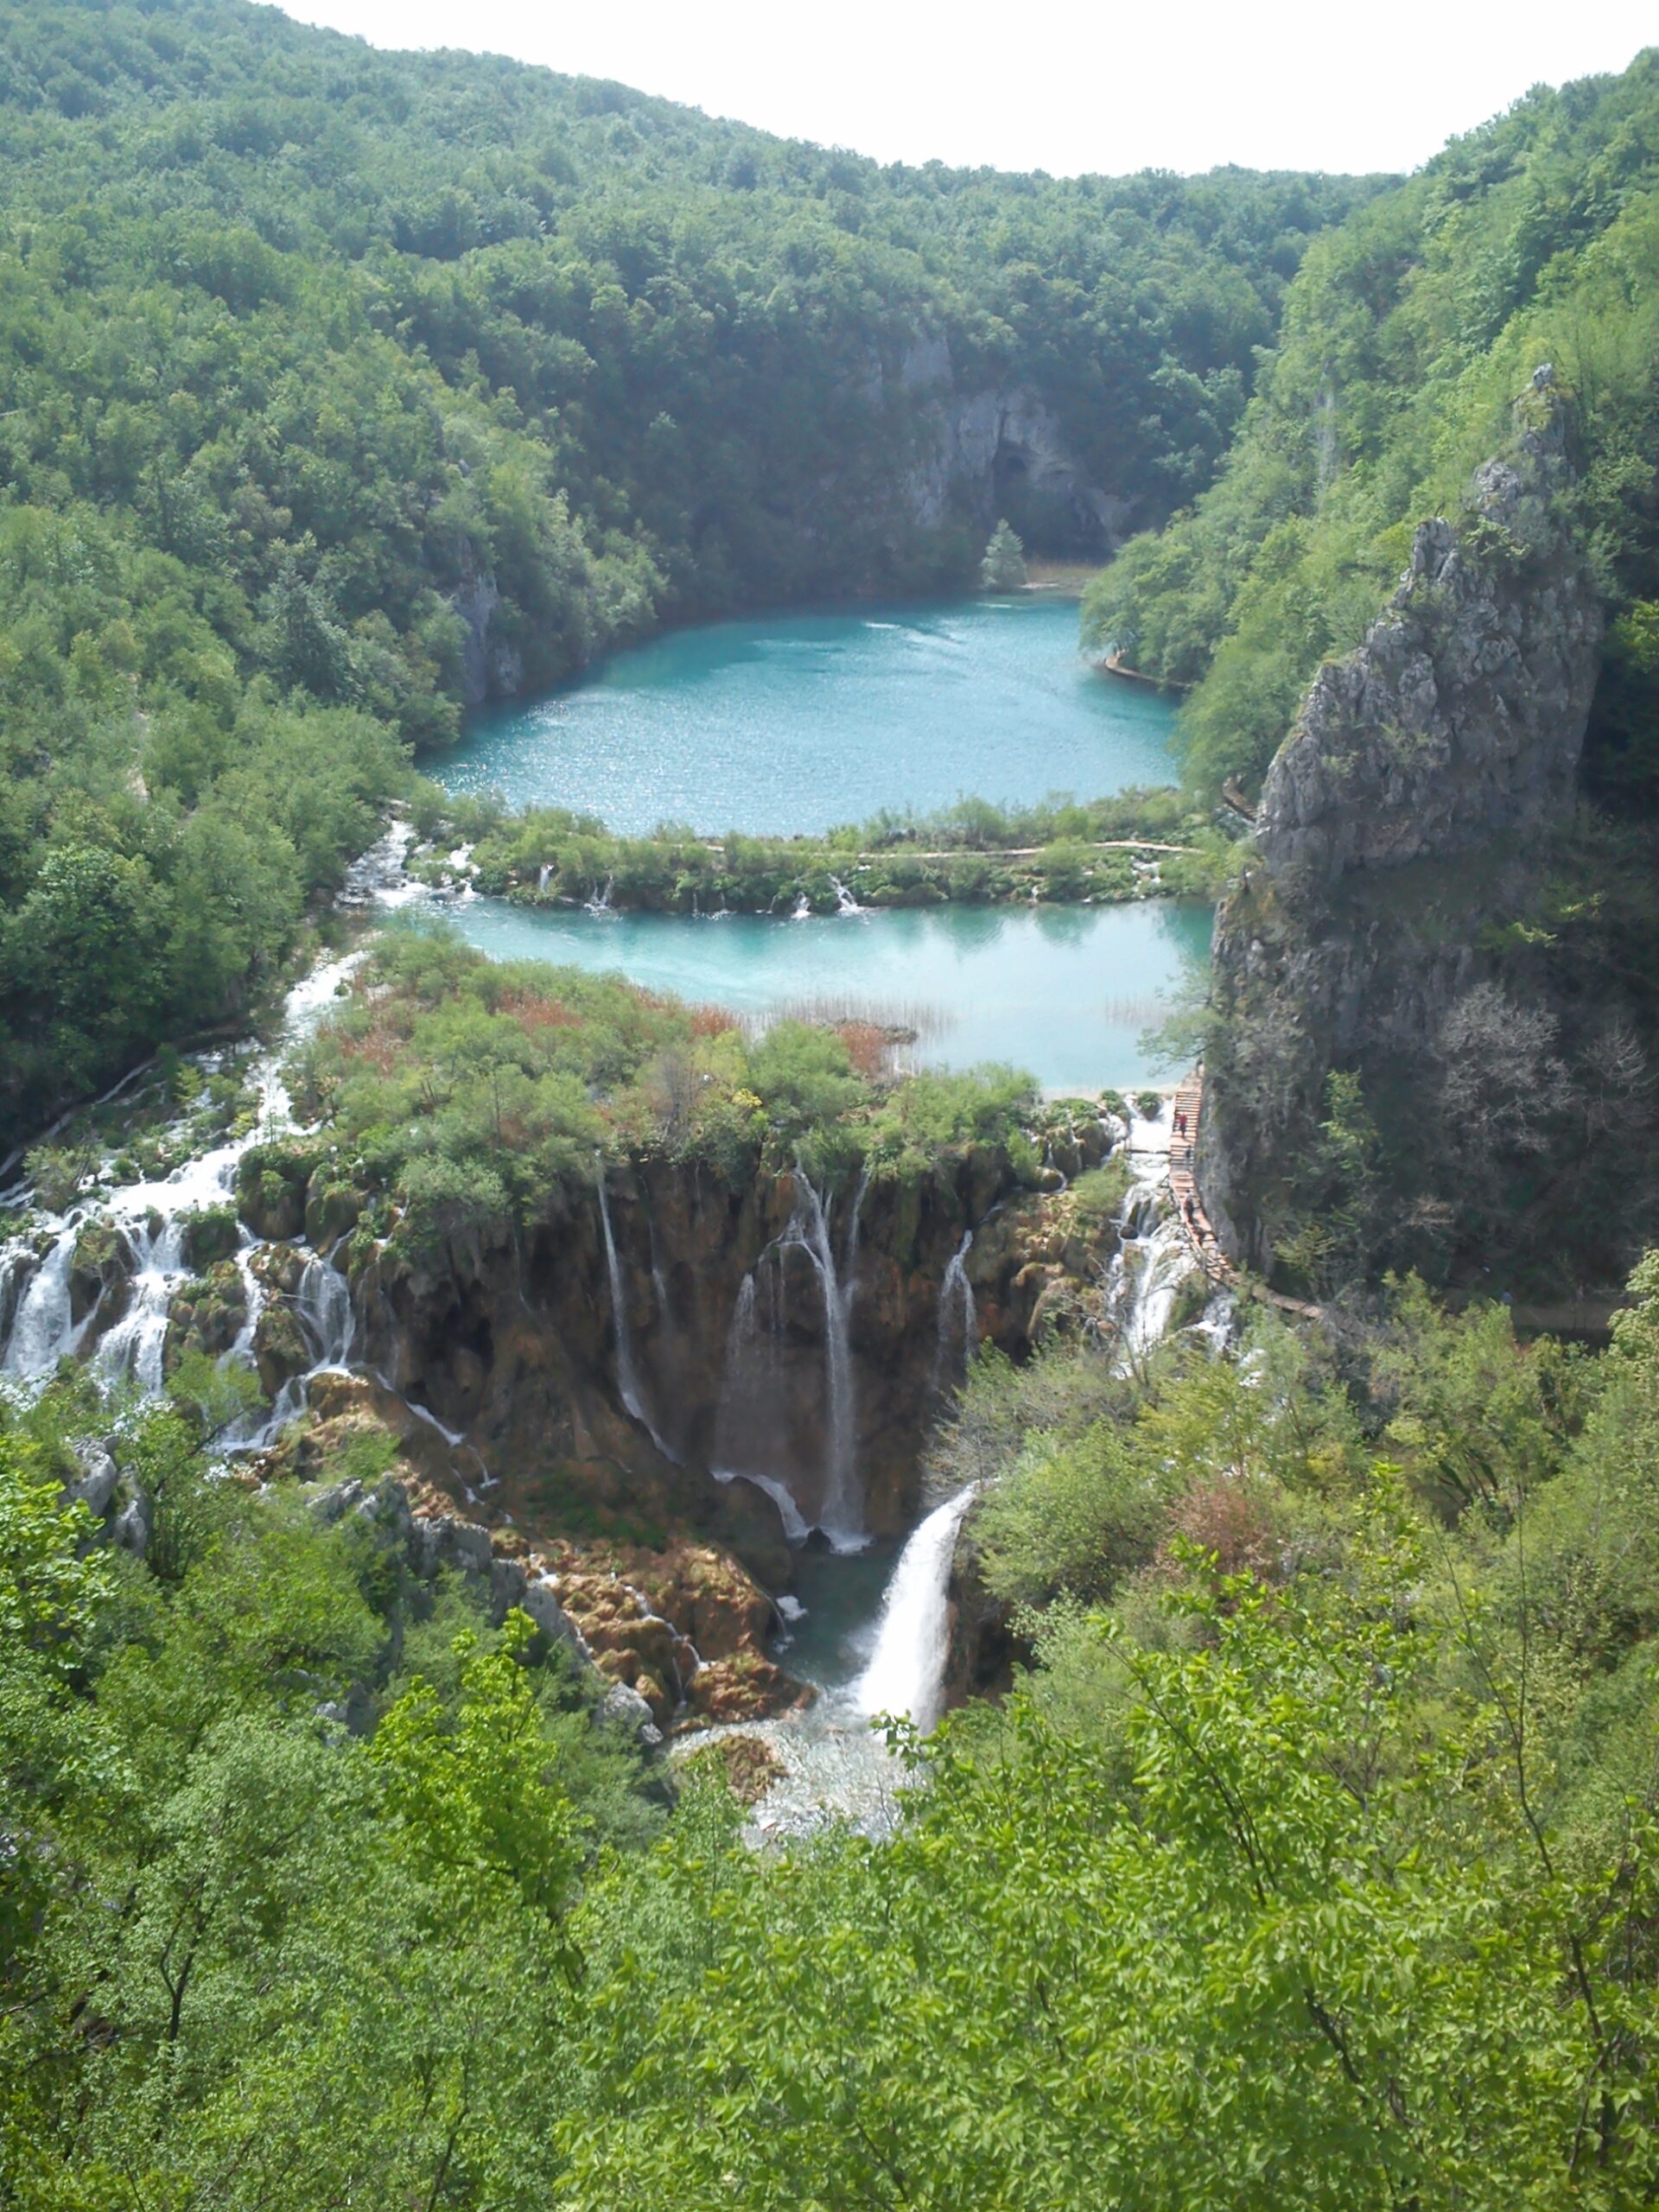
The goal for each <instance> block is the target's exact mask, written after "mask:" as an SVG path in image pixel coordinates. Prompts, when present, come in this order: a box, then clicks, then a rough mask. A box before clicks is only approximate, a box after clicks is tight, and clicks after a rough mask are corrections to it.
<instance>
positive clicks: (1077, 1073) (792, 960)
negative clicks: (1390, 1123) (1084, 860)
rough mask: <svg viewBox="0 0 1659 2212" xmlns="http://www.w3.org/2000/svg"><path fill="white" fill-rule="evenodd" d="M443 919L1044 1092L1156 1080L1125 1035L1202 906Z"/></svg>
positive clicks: (498, 954)
mask: <svg viewBox="0 0 1659 2212" xmlns="http://www.w3.org/2000/svg"><path fill="white" fill-rule="evenodd" d="M448 914H449V918H451V919H453V921H454V923H455V925H456V926H457V927H458V928H459V929H460V930H461V932H462V934H463V935H464V936H466V937H467V938H468V939H470V941H471V942H472V943H473V944H476V945H477V946H478V947H479V948H480V950H481V951H484V952H486V953H487V954H488V955H489V956H490V957H491V958H493V959H496V960H545V961H549V962H551V963H556V964H559V965H562V966H569V967H575V968H582V969H588V970H590V971H596V972H606V971H614V972H616V973H620V974H622V975H626V976H627V977H628V978H629V979H630V980H631V981H632V982H636V983H639V984H643V985H644V986H645V988H647V989H649V990H655V991H664V992H671V993H672V994H673V995H675V996H677V997H679V998H683V999H689V1000H690V1001H694V1002H700V1003H708V1004H712V1005H715V1006H720V1007H727V1008H728V1009H730V1010H731V1011H732V1012H734V1013H735V1014H740V1015H741V1016H743V1017H744V1018H745V1019H747V1020H753V1021H756V1022H764V1021H766V1020H775V1019H776V1018H777V1017H778V1016H779V1015H780V1014H798V1015H799V1016H800V1017H802V1018H803V1019H805V1020H814V1019H816V1020H842V1019H849V1018H851V1019H861V1020H874V1021H878V1022H882V1023H887V1024H892V1025H895V1026H899V1027H905V1028H908V1029H914V1030H915V1031H916V1032H917V1039H916V1043H915V1044H914V1046H911V1047H910V1048H909V1049H908V1051H907V1052H906V1053H905V1054H904V1055H903V1056H902V1057H903V1058H905V1059H906V1061H907V1062H908V1064H909V1065H913V1066H918V1067H955V1068H961V1067H971V1066H973V1065H975V1064H976V1062H980V1061H985V1060H1002V1061H1007V1062H1010V1063H1012V1065H1014V1066H1015V1067H1019V1068H1023V1069H1025V1070H1026V1071H1027V1072H1028V1073H1030V1074H1031V1075H1033V1076H1034V1077H1036V1079H1037V1081H1038V1082H1039V1084H1042V1086H1043V1087H1044V1089H1045V1090H1100V1089H1103V1088H1106V1087H1114V1088H1116V1089H1119V1090H1124V1089H1128V1088H1131V1087H1135V1086H1137V1085H1140V1084H1149V1083H1158V1082H1162V1081H1166V1080H1167V1079H1168V1076H1169V1071H1168V1069H1167V1068H1166V1066H1164V1065H1162V1064H1161V1063H1160V1061H1158V1060H1157V1059H1156V1058H1154V1057H1152V1056H1150V1055H1149V1054H1148V1053H1147V1052H1146V1051H1144V1050H1143V1049H1142V1046H1141V1041H1140V1039H1141V1033H1142V1031H1144V1030H1146V1029H1147V1028H1150V1027H1154V1026H1155V1025H1156V1024H1158V1023H1159V1022H1160V1021H1161V1020H1164V1019H1165V1018H1166V1015H1167V1014H1169V1013H1170V1012H1171V1011H1172V1010H1173V1006H1174V1004H1175V1002H1176V1000H1177V998H1178V995H1179V994H1180V993H1181V991H1182V989H1183V987H1184V985H1185V983H1186V982H1187V981H1188V979H1189V978H1190V977H1191V976H1192V975H1193V974H1194V973H1195V971H1199V970H1201V969H1202V967H1203V965H1204V963H1205V959H1206V958H1207V956H1208V952H1209V946H1210V928H1211V916H1210V910H1209V909H1208V908H1207V907H1206V906H1199V905H1186V904H1179V905H1178V904H1177V903H1175V902H1174V901H1173V900H1167V899H1159V900H1148V901H1146V902H1144V903H1141V904H1137V905H1134V906H1032V907H1027V906H1014V907H1011V906H938V907H933V908H931V909H926V910H921V911H905V912H886V913H868V914H845V915H837V916H834V917H829V918H810V919H807V920H804V921H774V920H772V919H771V918H767V917H766V916H762V915H756V914H731V915H727V916H724V917H722V918H720V919H719V920H704V921H690V920H687V919H684V918H679V917H677V916H673V915H666V914H613V915H594V914H589V913H586V912H580V911H578V912H569V913H557V912H556V913H549V912H545V911H532V910H529V909H526V908H524V907H519V906H510V905H508V904H507V903H506V901H505V900H503V899H466V900H464V901H462V902H461V903H460V904H459V905H457V906H454V907H451V908H450V909H449V910H448Z"/></svg>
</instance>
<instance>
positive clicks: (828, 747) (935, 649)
mask: <svg viewBox="0 0 1659 2212" xmlns="http://www.w3.org/2000/svg"><path fill="white" fill-rule="evenodd" d="M1171 721H1172V709H1171V708H1170V705H1169V702H1167V700H1166V699H1165V698H1164V697H1163V696H1161V695H1160V693H1158V692H1156V691H1154V690H1150V689H1149V688H1147V687H1144V686H1142V685H1140V684H1135V683H1123V682H1122V681H1119V680H1116V679H1114V678H1113V677H1105V676H1101V675H1099V674H1097V673H1096V671H1095V670H1094V669H1093V668H1092V667H1090V664H1089V663H1088V662H1087V661H1085V660H1084V658H1083V657H1082V655H1081V653H1080V652H1078V649H1077V606H1076V603H1075V602H1074V601H1070V600H1061V599H1046V598H1040V597H1033V598H1032V599H1029V600H1006V599H1003V600H999V599H961V600H946V601H921V602H917V603H915V604H907V605H899V606H893V605H882V606H873V607H864V608H858V609H849V610H843V611H842V612H840V613H824V614H798V613H780V614H772V615H767V616H765V617H763V618H761V619H760V620H753V621H741V622H716V623H710V624H708V625H705V626H702V627H700V628H696V629H689V630H675V631H670V632H667V633H666V634H665V635H664V636H662V637H659V638H656V639H652V642H651V643H650V644H649V645H639V646H636V647H634V648H633V649H632V650H631V651H629V652H621V653H618V654H616V655H614V656H613V658H611V659H610V660H608V661H607V662H606V663H605V664H603V665H602V666H601V668H599V669H597V670H596V671H594V673H593V674H592V675H590V676H589V677H588V678H587V679H586V680H585V681H583V682H582V683H580V684H578V685H576V686H575V688H574V689H572V690H567V691H561V692H557V693H556V694H554V695H553V696H551V697H549V698H544V699H540V700H537V702H535V703H534V704H532V705H528V706H517V707H513V708H510V709H494V710H493V711H491V712H490V713H488V714H486V715H480V716H478V717H476V718H475V719H474V721H473V723H472V724H471V725H470V727H469V728H468V731H467V735H466V737H465V738H464V739H463V740H462V741H461V744H460V745H458V746H457V747H454V750H452V751H451V752H449V753H446V754H444V755H443V756H442V758H441V759H439V760H434V761H431V762H429V763H427V764H425V765H426V766H428V768H429V772H431V773H432V774H434V775H435V777H436V778H437V779H438V780H439V781H440V782H441V783H442V784H443V785H445V786H446V787H447V788H448V790H450V791H456V792H467V793H479V792H483V791H499V792H501V793H502V794H503V795H504V796H505V798H506V800H507V801H508V803H509V804H511V805H512V806H514V807H526V806H563V807H569V808H571V809H573V810H575V811H577V812H579V813H584V814H594V815H597V816H598V817H600V818H601V821H603V822H605V823H607V825H608V826H609V827H610V828H611V829H615V830H620V831H621V832H622V833H623V834H625V835H628V836H638V835H639V834H641V833H642V832H644V831H646V830H649V829H654V828H655V827H656V826H657V824H658V823H662V822H675V823H687V824H689V825H690V827H691V828H693V829H700V830H702V831H705V832H708V833H710V834H718V833H720V832H721V831H722V830H727V829H737V830H741V831H743V832H744V833H746V834H747V835H749V836H757V835H760V834H764V833H766V832H772V833H773V834H775V835H779V836H790V835H794V834H797V833H799V832H804V831H813V830H823V829H830V828H832V827H834V826H835V825H836V823H847V822H861V821H865V820H867V819H868V817H870V816H872V815H874V814H876V813H878V812H880V811H881V810H883V809H892V810H894V811H897V812H903V811H904V810H906V809H908V808H914V809H916V810H918V811H924V812H925V811H929V810H932V809H934V808H936V807H941V806H948V805H950V804H951V802H952V801H953V800H955V799H957V798H962V797H963V796H964V795H969V794H970V795H972V796H973V797H975V798H985V799H992V800H997V801H1001V802H1005V803H1010V802H1011V803H1016V804H1030V803H1031V802H1032V801H1033V800H1037V799H1040V798H1046V796H1047V795H1048V794H1050V793H1051V792H1070V793H1071V795H1072V796H1073V797H1075V798H1102V797H1104V796H1105V795H1106V794H1107V793H1109V792H1111V791H1122V790H1123V789H1125V788H1126V787H1127V786H1128V785H1133V784H1166V783H1169V782H1172V781H1173V775H1174V771H1173V765H1172V762H1171V760H1170V753H1169V733H1170V724H1171Z"/></svg>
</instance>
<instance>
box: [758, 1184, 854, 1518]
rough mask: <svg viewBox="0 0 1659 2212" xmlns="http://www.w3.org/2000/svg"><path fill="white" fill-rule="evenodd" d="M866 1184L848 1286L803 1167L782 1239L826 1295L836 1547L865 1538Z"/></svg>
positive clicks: (826, 1505)
mask: <svg viewBox="0 0 1659 2212" xmlns="http://www.w3.org/2000/svg"><path fill="white" fill-rule="evenodd" d="M864 1188H865V1185H864V1182H863V1180H862V1179H861V1180H860V1183H859V1186H858V1192H857V1195H856V1196H855V1198H854V1200H853V1218H852V1225H851V1227H850V1229H849V1232H848V1238H847V1270H846V1279H845V1281H844V1282H843V1281H842V1276H841V1274H840V1271H839V1270H838V1269H837V1268H836V1248H835V1245H834V1243H833V1242H832V1241H831V1238H830V1235H829V1215H828V1214H827V1213H826V1211H824V1205H823V1199H822V1198H820V1197H819V1196H818V1193H817V1191H816V1190H814V1188H813V1187H812V1185H811V1184H810V1181H809V1180H808V1179H807V1178H806V1176H805V1175H804V1173H802V1172H801V1170H800V1168H799V1167H797V1168H796V1170H795V1193H796V1196H795V1211H794V1212H793V1214H792V1215H791V1217H790V1222H789V1226H788V1228H787V1229H785V1231H784V1234H783V1236H782V1237H781V1238H780V1239H779V1244H780V1246H783V1247H788V1246H791V1245H792V1246H794V1247H795V1248H796V1249H798V1250H800V1251H803V1252H804V1253H805V1254H806V1256H807V1258H808V1259H809V1260H810V1262H812V1265H813V1268H815V1269H816V1271H817V1278H818V1287H819V1289H820V1290H821V1291H822V1293H823V1347H824V1396H825V1401H826V1410H827V1412H828V1415H829V1421H828V1438H827V1441H828V1446H829V1451H828V1456H827V1464H826V1465H825V1469H824V1487H823V1513H822V1516H821V1519H822V1522H823V1532H824V1534H825V1535H827V1536H828V1537H829V1539H830V1541H832V1542H834V1541H836V1540H838V1539H839V1540H840V1541H843V1542H846V1541H852V1540H853V1539H855V1538H857V1537H859V1536H860V1535H861V1534H862V1520H863V1516H862V1514H861V1510H860V1499H859V1494H858V1465H857V1454H858V1408H857V1405H856V1402H855V1395H854V1389H853V1358H852V1344H851V1339H850V1334H849V1321H850V1320H851V1318H852V1310H853V1298H854V1294H855V1291H856V1289H857V1287H858V1281H857V1268H858V1216H859V1207H860V1205H861V1202H862V1199H863V1196H864Z"/></svg>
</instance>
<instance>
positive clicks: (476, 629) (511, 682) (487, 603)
mask: <svg viewBox="0 0 1659 2212" xmlns="http://www.w3.org/2000/svg"><path fill="white" fill-rule="evenodd" d="M449 604H450V606H451V607H454V610H455V613H457V614H458V615H459V616H460V617H461V624H462V626H463V628H464V630H465V632H466V635H465V637H464V638H463V639H462V641H461V697H462V698H463V700H464V701H465V702H466V703H467V705H468V706H469V707H481V706H482V705H483V704H484V703H485V702H486V700H488V699H512V698H516V697H517V696H518V692H519V690H520V689H521V688H522V686H523V683H524V656H523V654H522V653H520V652H519V651H518V647H517V646H516V645H512V644H510V643H509V642H508V641H507V640H506V639H504V638H501V637H499V636H497V635H495V634H493V632H494V626H495V618H496V616H497V614H498V613H499V611H500V607H501V590H500V587H499V584H498V583H497V582H496V580H495V574H494V571H493V569H486V568H480V565H479V562H478V557H477V556H476V554H475V553H474V550H473V548H472V543H471V541H470V540H467V541H465V542H464V543H463V545H462V550H461V582H459V583H458V584H457V585H456V587H455V588H454V591H453V592H451V594H449Z"/></svg>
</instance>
